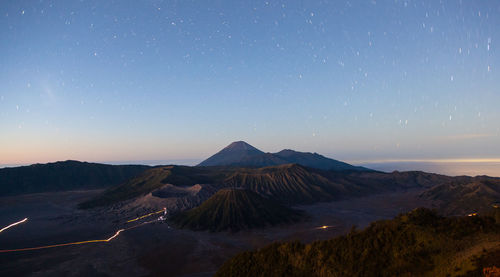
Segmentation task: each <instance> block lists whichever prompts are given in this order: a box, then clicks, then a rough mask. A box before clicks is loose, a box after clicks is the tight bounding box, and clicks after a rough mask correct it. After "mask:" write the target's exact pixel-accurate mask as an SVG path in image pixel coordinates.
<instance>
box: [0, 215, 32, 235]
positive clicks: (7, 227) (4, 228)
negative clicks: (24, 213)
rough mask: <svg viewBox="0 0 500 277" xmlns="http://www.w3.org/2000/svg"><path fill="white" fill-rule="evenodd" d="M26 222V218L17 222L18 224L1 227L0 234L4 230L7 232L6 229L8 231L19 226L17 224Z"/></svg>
mask: <svg viewBox="0 0 500 277" xmlns="http://www.w3.org/2000/svg"><path fill="white" fill-rule="evenodd" d="M26 221H28V218H25V219H23V220H20V221H18V222H14V223H12V224H10V225H9V226H6V227H3V228H2V229H1V230H0V233H1V232H3V231H5V230H7V229H9V228H11V227H14V226H16V225H19V224H21V223H24V222H26Z"/></svg>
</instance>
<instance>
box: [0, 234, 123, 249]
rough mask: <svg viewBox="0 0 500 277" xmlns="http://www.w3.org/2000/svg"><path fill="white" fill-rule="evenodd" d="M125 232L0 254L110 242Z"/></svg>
mask: <svg viewBox="0 0 500 277" xmlns="http://www.w3.org/2000/svg"><path fill="white" fill-rule="evenodd" d="M123 231H125V229H120V230H118V231H116V233H115V234H114V235H113V236H111V237H110V238H108V239H95V240H85V241H77V242H68V243H60V244H52V245H45V246H38V247H29V248H20V249H8V250H0V253H7V252H21V251H30V250H40V249H47V248H54V247H61V246H69V245H78V244H87V243H96V242H110V241H111V240H112V239H114V238H116V237H117V236H118V235H119V234H120V233H121V232H123Z"/></svg>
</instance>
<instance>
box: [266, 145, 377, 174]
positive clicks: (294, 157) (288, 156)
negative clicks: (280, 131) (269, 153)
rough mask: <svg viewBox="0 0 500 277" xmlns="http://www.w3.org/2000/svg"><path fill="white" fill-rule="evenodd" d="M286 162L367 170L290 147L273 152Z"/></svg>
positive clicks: (338, 168) (327, 167)
mask: <svg viewBox="0 0 500 277" xmlns="http://www.w3.org/2000/svg"><path fill="white" fill-rule="evenodd" d="M273 155H274V156H275V157H278V158H280V159H282V160H284V161H286V163H295V164H300V165H303V166H307V167H312V168H318V169H323V170H336V171H343V170H360V171H364V170H369V169H367V168H364V167H361V166H352V165H350V164H348V163H344V162H341V161H337V160H334V159H330V158H327V157H325V156H322V155H320V154H318V153H307V152H297V151H294V150H290V149H285V150H281V151H280V152H278V153H275V154H273Z"/></svg>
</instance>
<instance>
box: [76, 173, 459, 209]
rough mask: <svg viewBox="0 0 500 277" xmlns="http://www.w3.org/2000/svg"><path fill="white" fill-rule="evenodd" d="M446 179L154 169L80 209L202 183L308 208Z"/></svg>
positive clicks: (417, 175)
mask: <svg viewBox="0 0 500 277" xmlns="http://www.w3.org/2000/svg"><path fill="white" fill-rule="evenodd" d="M449 180H453V178H452V177H448V176H442V175H437V174H430V173H425V172H395V173H382V172H374V171H324V170H319V169H313V168H308V167H304V166H301V165H297V164H285V165H279V166H269V167H263V168H239V167H231V166H230V167H189V166H165V167H155V168H152V169H150V170H147V171H145V172H143V173H142V174H141V175H139V176H137V177H136V178H133V179H130V180H128V181H126V182H124V183H122V184H120V185H117V186H114V187H112V188H109V189H108V190H106V191H105V192H104V193H103V194H102V195H100V196H98V197H96V198H95V199H92V200H90V201H88V202H86V203H83V204H82V205H81V207H85V208H91V207H97V206H106V205H111V204H115V203H118V202H120V201H124V200H129V199H132V198H135V197H139V196H143V195H145V194H148V193H150V192H153V191H154V190H156V189H159V188H161V187H162V186H164V185H165V184H172V185H174V186H179V187H187V186H193V185H195V184H208V185H211V187H213V188H214V189H215V190H218V189H221V188H245V189H248V190H251V191H254V192H256V193H258V194H260V195H262V196H264V197H266V198H267V197H270V198H272V199H274V200H278V201H279V202H281V203H282V204H286V205H294V204H308V203H315V202H320V201H331V200H335V199H345V198H349V197H356V196H362V195H368V194H373V193H380V192H387V191H397V190H401V189H408V188H427V187H430V186H432V185H438V184H443V183H445V182H447V181H449Z"/></svg>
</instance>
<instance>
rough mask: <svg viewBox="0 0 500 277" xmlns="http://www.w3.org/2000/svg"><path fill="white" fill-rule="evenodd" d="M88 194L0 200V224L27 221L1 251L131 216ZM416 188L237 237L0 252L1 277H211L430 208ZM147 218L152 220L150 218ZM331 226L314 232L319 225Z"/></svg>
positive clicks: (132, 236) (126, 235) (105, 229)
mask: <svg viewBox="0 0 500 277" xmlns="http://www.w3.org/2000/svg"><path fill="white" fill-rule="evenodd" d="M99 192H100V191H99V190H94V191H74V192H59V193H42V194H32V195H24V196H16V197H2V198H0V227H1V228H3V227H4V226H6V225H9V224H10V223H13V222H16V221H19V220H21V219H23V218H25V217H28V218H29V220H28V221H27V222H26V223H23V224H20V225H18V226H15V227H13V228H11V229H8V230H6V231H4V232H2V233H0V249H17V248H24V247H35V246H42V245H50V244H58V243H65V242H75V241H83V240H93V239H106V238H109V237H110V236H112V235H113V234H114V233H115V232H116V231H117V230H118V229H121V228H124V227H130V226H131V225H133V224H136V223H126V220H128V219H130V216H126V217H125V218H124V215H122V214H109V213H108V214H102V213H103V212H102V211H99V210H94V211H81V210H78V209H76V204H77V203H80V202H82V201H83V200H85V199H89V198H90V197H92V196H95V195H96V194H98V193H99ZM419 192H420V191H419V190H410V191H405V192H397V193H386V194H378V195H373V196H369V197H361V198H355V199H350V200H343V201H337V202H329V203H318V204H314V205H307V206H296V207H295V208H296V209H300V210H303V211H305V212H306V213H307V214H308V215H309V218H308V220H306V221H303V222H299V223H297V224H293V225H286V226H275V227H269V228H265V229H257V230H251V231H244V232H238V233H210V232H193V231H189V230H177V229H173V228H170V227H169V226H168V224H165V223H152V224H148V225H143V226H140V227H138V228H135V229H131V230H127V231H125V232H123V233H121V234H120V235H119V236H118V237H117V238H116V239H114V240H112V241H110V242H106V243H102V242H101V243H91V244H83V245H72V246H64V247H57V248H51V249H42V250H34V251H26V252H16V253H0V275H1V276H148V275H150V276H151V275H152V276H212V275H213V273H214V272H215V271H216V270H217V268H218V267H219V266H220V265H221V264H222V263H223V262H224V261H225V260H227V259H228V258H230V257H231V256H232V255H234V254H236V253H238V252H241V251H244V250H250V249H254V248H258V247H262V246H264V245H266V244H268V243H270V242H273V241H283V240H300V241H303V242H309V241H312V240H316V239H328V238H331V237H333V236H335V235H339V234H344V233H345V232H347V231H348V230H349V229H350V228H351V227H352V226H353V225H356V226H357V227H359V228H363V227H365V226H366V225H368V224H369V223H370V222H372V221H375V220H380V219H389V218H392V217H394V216H395V215H397V214H399V213H401V212H406V211H409V210H412V209H414V208H416V207H422V206H425V207H432V203H429V202H424V201H422V200H420V199H418V198H417V195H418V194H419ZM153 219H154V218H153ZM324 225H326V226H331V227H329V228H326V229H318V228H317V227H320V226H324Z"/></svg>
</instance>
